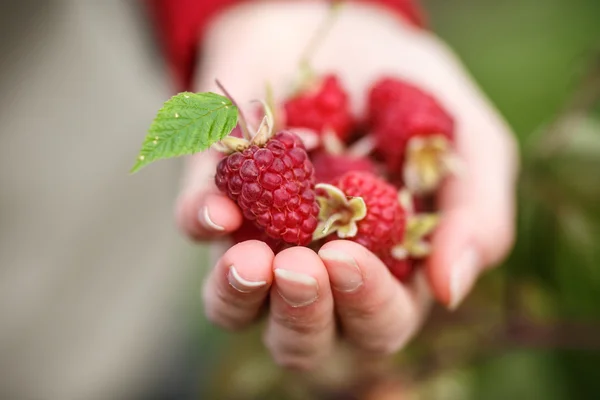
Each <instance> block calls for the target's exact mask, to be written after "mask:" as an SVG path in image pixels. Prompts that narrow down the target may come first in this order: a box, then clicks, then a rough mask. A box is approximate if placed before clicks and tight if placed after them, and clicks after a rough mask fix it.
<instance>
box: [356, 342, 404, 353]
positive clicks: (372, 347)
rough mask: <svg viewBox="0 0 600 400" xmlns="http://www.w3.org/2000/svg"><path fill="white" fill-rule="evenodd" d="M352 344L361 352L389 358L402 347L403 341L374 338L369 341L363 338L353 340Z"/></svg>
mask: <svg viewBox="0 0 600 400" xmlns="http://www.w3.org/2000/svg"><path fill="white" fill-rule="evenodd" d="M353 342H354V344H355V345H356V346H357V347H359V348H361V349H362V350H364V351H366V352H368V353H371V354H374V355H380V356H390V355H393V354H395V353H397V352H398V351H399V350H400V349H401V348H402V347H403V345H404V342H405V341H404V340H399V339H397V338H396V339H393V340H391V339H390V338H388V337H375V338H370V340H364V338H360V339H356V340H353Z"/></svg>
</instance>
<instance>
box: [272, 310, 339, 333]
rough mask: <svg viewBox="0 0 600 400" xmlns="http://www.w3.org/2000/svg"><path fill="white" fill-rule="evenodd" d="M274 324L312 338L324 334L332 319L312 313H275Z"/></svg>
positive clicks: (273, 316) (273, 315)
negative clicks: (320, 333)
mask: <svg viewBox="0 0 600 400" xmlns="http://www.w3.org/2000/svg"><path fill="white" fill-rule="evenodd" d="M272 318H273V322H275V323H276V324H278V325H281V326H283V327H285V328H287V329H290V330H291V331H293V332H296V333H298V334H301V335H304V336H311V335H314V334H317V333H319V332H323V331H324V330H326V329H327V328H328V327H329V326H331V324H332V321H333V320H332V318H327V317H326V316H324V315H312V314H311V313H273V314H272Z"/></svg>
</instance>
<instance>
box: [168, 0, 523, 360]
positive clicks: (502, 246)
mask: <svg viewBox="0 0 600 400" xmlns="http://www.w3.org/2000/svg"><path fill="white" fill-rule="evenodd" d="M326 12H327V6H326V5H325V4H320V3H313V2H280V3H277V2H268V3H266V4H265V3H255V4H249V5H245V6H240V7H237V8H234V9H231V10H229V11H228V12H226V13H225V14H223V15H222V16H221V17H220V18H219V19H218V20H216V21H215V23H214V24H213V25H212V27H211V29H210V30H209V35H208V37H207V40H206V42H205V44H204V48H203V50H204V51H203V53H202V54H203V62H202V64H201V66H200V74H199V76H200V77H201V78H200V81H199V84H198V89H200V90H202V91H204V90H212V91H217V90H218V89H217V88H216V87H215V84H214V83H213V80H214V79H215V78H218V79H219V80H220V81H221V82H223V83H224V84H225V86H226V87H227V88H228V90H229V91H230V92H231V94H232V95H233V96H235V97H236V100H237V101H238V102H239V103H242V104H243V103H244V102H248V101H250V100H253V99H259V98H263V97H264V87H265V83H266V82H269V83H270V84H271V86H272V87H274V88H275V94H276V96H279V97H281V96H283V95H285V88H287V87H289V83H290V82H291V80H292V79H293V76H294V75H293V74H294V72H295V71H297V64H298V61H299V58H300V56H301V52H302V50H303V48H304V47H305V44H306V43H307V42H308V41H309V38H310V36H311V34H312V33H313V32H314V31H315V29H316V27H317V26H318V24H319V23H320V22H321V21H322V20H323V19H324V18H325V15H326ZM313 66H314V68H315V69H316V70H317V71H323V72H336V73H337V74H338V75H339V76H340V77H341V79H342V80H343V82H344V84H345V85H346V87H347V89H348V91H349V94H350V97H351V99H352V106H353V108H354V111H355V112H356V113H357V114H359V115H360V114H361V112H362V111H363V110H364V108H365V97H366V95H365V94H366V92H367V90H368V88H369V85H370V84H371V83H372V82H374V81H375V80H376V79H377V78H379V77H380V76H382V75H384V74H387V75H395V76H398V77H401V78H404V79H407V80H409V81H412V82H414V83H415V84H417V85H420V86H422V87H423V88H425V89H426V90H428V91H430V92H432V93H434V94H435V95H436V96H437V97H438V99H439V100H440V102H441V103H442V104H443V105H444V106H445V107H446V108H447V109H448V110H449V111H450V112H451V113H452V114H453V116H454V117H455V120H456V123H457V144H456V145H457V152H458V154H459V156H460V158H461V159H462V161H463V167H464V168H463V171H462V173H461V174H460V175H459V176H454V177H452V178H450V179H448V180H447V181H446V183H445V184H444V186H443V187H442V189H441V191H440V194H439V198H438V204H439V206H440V208H441V211H442V216H443V219H442V223H441V225H440V227H439V228H438V230H437V231H436V233H435V235H434V237H433V249H434V250H433V253H432V254H431V256H430V257H429V258H428V260H427V263H426V265H425V266H424V268H423V273H418V274H417V275H416V277H415V278H414V279H413V281H412V282H411V283H410V284H401V283H400V282H398V281H397V280H395V278H393V277H392V275H391V274H390V273H389V271H388V270H387V268H386V266H385V265H384V264H383V263H382V262H381V261H380V260H379V259H378V258H377V257H376V256H375V255H373V254H372V253H370V252H369V251H367V250H366V249H365V248H363V247H362V246H360V245H357V244H355V243H353V242H349V241H341V240H338V241H333V242H329V243H327V244H326V245H325V246H323V247H322V248H321V250H320V251H319V252H318V254H317V253H315V252H314V251H312V250H310V249H308V248H302V247H294V248H290V249H287V250H284V251H282V252H281V253H279V254H277V255H274V254H273V252H272V251H271V250H270V249H269V247H268V246H267V245H265V244H263V243H261V242H258V241H247V242H243V243H240V244H237V245H235V246H233V247H231V248H230V249H229V250H227V251H226V252H225V254H224V255H223V256H222V257H221V258H220V259H219V261H218V262H217V263H216V266H215V267H214V269H213V270H212V271H211V273H210V276H209V277H208V279H207V281H206V283H205V286H204V288H203V298H204V305H205V311H206V314H207V316H208V318H209V319H210V320H211V321H213V322H214V323H216V324H218V325H220V326H222V327H224V328H227V329H232V330H235V329H241V328H244V327H246V326H248V325H249V324H252V323H253V322H255V321H256V319H257V318H258V317H259V315H261V310H263V308H264V304H265V302H266V301H267V299H269V301H270V303H269V304H270V307H269V312H268V317H267V318H268V325H267V329H266V331H265V336H264V337H265V343H266V346H267V347H268V349H269V351H270V352H271V354H272V356H273V358H274V359H275V361H276V362H277V363H279V364H280V365H282V366H286V367H291V368H301V369H309V368H312V367H314V366H315V365H317V364H318V363H319V362H320V361H322V360H323V359H325V358H326V357H327V356H328V354H329V352H330V351H331V349H332V346H333V344H334V343H335V340H337V339H336V338H337V335H338V332H341V336H342V337H343V338H344V339H345V340H347V341H349V342H350V343H352V344H353V345H354V346H356V347H357V348H358V349H361V350H363V351H367V352H370V353H375V354H390V353H393V352H396V351H398V350H399V349H400V348H401V347H402V346H404V345H405V344H406V343H407V341H408V340H409V339H410V338H411V337H412V336H413V335H414V334H415V333H416V332H417V331H418V329H419V327H420V325H421V323H422V322H423V320H424V319H425V317H426V316H427V312H428V310H429V305H430V304H431V299H432V298H433V297H435V298H437V300H438V301H439V302H441V303H442V304H444V305H446V306H447V307H449V308H451V309H453V308H455V307H457V306H458V305H459V304H460V302H461V301H462V300H463V299H464V298H465V297H466V295H467V294H468V293H469V291H470V290H471V288H472V286H473V285H474V283H475V281H476V279H477V277H478V276H479V275H480V274H481V273H482V272H483V271H485V270H486V269H487V268H489V267H491V266H494V265H496V264H497V263H498V262H499V261H501V259H502V258H503V257H504V256H505V255H506V253H507V252H508V251H509V249H510V247H511V245H512V241H513V229H514V226H513V225H514V194H515V193H514V191H515V190H514V183H515V182H514V181H515V175H516V149H515V143H514V139H513V138H512V135H511V132H510V130H509V129H508V128H507V126H506V125H505V124H504V122H503V121H502V119H501V118H500V117H499V116H498V114H497V113H496V111H494V109H493V108H492V106H491V105H490V104H489V103H488V101H487V100H486V99H485V97H484V96H483V94H482V93H481V92H480V91H479V90H478V89H477V87H476V85H475V84H474V83H473V82H472V80H471V79H470V78H469V77H468V75H467V74H466V73H465V71H464V70H463V67H462V66H461V65H460V63H459V62H458V61H457V60H456V58H455V56H454V55H453V54H452V52H451V51H449V50H448V48H447V47H445V46H444V44H443V43H442V42H440V40H439V39H437V38H436V37H435V36H433V35H432V34H431V33H429V32H426V31H423V30H419V29H416V28H412V27H411V26H409V25H408V24H406V23H405V22H403V21H402V20H399V19H398V17H396V16H392V15H390V14H388V13H386V12H385V11H384V10H383V9H379V8H376V7H374V6H369V5H360V4H349V5H346V6H345V8H344V9H343V10H342V11H341V12H340V15H339V17H338V20H337V21H336V23H335V24H334V25H333V27H332V29H331V31H330V33H329V35H327V37H325V38H323V41H322V43H321V46H320V47H319V50H318V51H317V52H316V54H315V55H314V58H313ZM215 163H216V156H215V155H214V154H211V153H207V154H203V155H199V156H194V157H192V158H191V159H190V160H189V165H188V168H187V175H186V179H185V181H184V189H183V190H182V193H181V195H180V197H179V201H178V203H177V207H176V214H177V221H178V224H179V226H180V227H181V229H182V230H183V231H184V232H185V233H186V234H187V235H189V236H190V237H191V238H193V239H196V240H211V239H215V238H219V237H221V236H224V235H227V234H228V233H230V232H232V231H234V230H236V229H237V228H238V227H239V226H240V224H241V222H242V215H241V213H240V211H239V209H238V208H237V206H236V204H235V203H234V202H232V201H231V200H230V199H229V198H227V197H226V196H225V195H223V194H221V193H219V192H218V190H217V189H216V187H215V185H214V182H213V177H214V170H215ZM336 324H338V325H339V326H337V327H336Z"/></svg>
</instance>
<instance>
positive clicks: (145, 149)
mask: <svg viewBox="0 0 600 400" xmlns="http://www.w3.org/2000/svg"><path fill="white" fill-rule="evenodd" d="M237 120H238V109H237V107H236V106H235V105H233V103H232V102H231V100H229V99H228V98H227V97H224V96H221V95H218V94H216V93H210V92H209V93H189V92H183V93H179V94H178V95H176V96H173V97H172V98H171V99H169V100H168V101H167V102H166V103H165V104H164V106H163V107H162V108H161V109H160V110H159V111H158V114H157V116H156V118H155V119H154V121H153V122H152V125H151V126H150V129H149V131H148V135H147V136H146V139H145V140H144V144H143V145H142V150H141V151H140V154H139V156H138V158H137V161H136V163H135V165H134V166H133V168H132V169H131V172H132V173H133V172H136V171H138V170H139V169H140V168H142V167H144V166H145V165H147V164H150V163H151V162H153V161H156V160H159V159H164V158H171V157H177V156H182V155H186V154H193V153H198V152H200V151H204V150H206V149H208V148H209V147H210V146H211V145H212V144H213V143H216V142H218V141H219V140H221V139H223V138H224V137H225V136H227V135H229V134H230V133H231V131H232V130H233V128H235V126H236V124H237Z"/></svg>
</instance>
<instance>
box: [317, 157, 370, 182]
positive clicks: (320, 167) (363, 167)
mask: <svg viewBox="0 0 600 400" xmlns="http://www.w3.org/2000/svg"><path fill="white" fill-rule="evenodd" d="M312 161H313V165H314V167H315V177H316V178H317V182H324V183H331V182H333V181H334V180H336V179H338V178H339V177H340V176H342V175H344V174H345V173H346V172H349V171H363V172H370V173H376V172H377V167H376V166H375V164H374V163H373V161H371V160H370V159H368V158H366V157H354V156H350V155H334V154H327V153H324V152H320V153H317V154H315V155H314V156H313V159H312Z"/></svg>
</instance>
